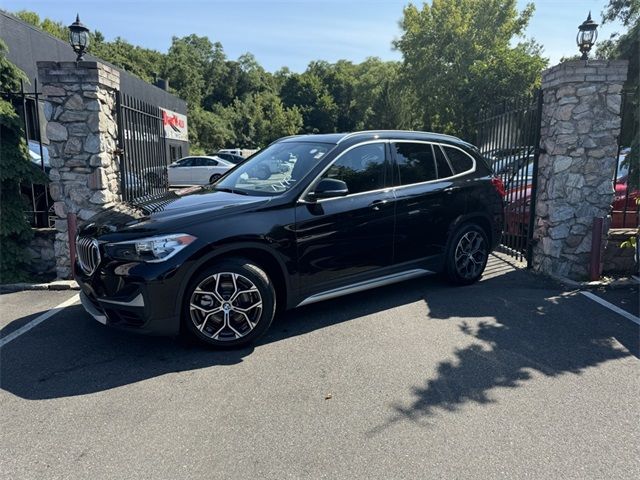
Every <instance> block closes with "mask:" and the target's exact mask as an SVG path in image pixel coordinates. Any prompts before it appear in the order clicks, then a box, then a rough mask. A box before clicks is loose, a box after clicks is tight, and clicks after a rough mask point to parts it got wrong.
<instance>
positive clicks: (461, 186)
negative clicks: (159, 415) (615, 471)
mask: <svg viewBox="0 0 640 480" xmlns="http://www.w3.org/2000/svg"><path fill="white" fill-rule="evenodd" d="M274 162H276V163H277V162H279V163H283V164H287V165H288V167H287V168H286V169H284V168H283V169H278V170H277V173H272V174H271V175H270V176H268V178H264V177H265V175H263V174H257V173H256V172H263V171H264V170H265V169H264V168H263V167H264V165H265V164H266V165H270V164H273V163H274ZM503 194H504V190H503V186H502V184H501V182H500V180H499V179H497V178H496V177H494V176H493V174H492V171H491V169H490V168H489V166H488V165H487V164H486V162H485V160H484V159H483V158H482V156H481V155H480V154H479V152H478V150H477V149H476V148H475V147H473V146H472V145H469V144H468V143H465V142H463V141H462V140H460V139H458V138H455V137H450V136H446V135H438V134H433V133H422V132H401V131H369V132H357V133H350V134H327V135H304V136H294V137H287V138H282V139H280V140H278V141H276V142H274V143H272V144H271V145H270V146H269V147H267V148H265V149H263V150H261V151H260V152H258V153H257V154H255V155H254V156H253V157H251V158H250V159H249V160H247V161H246V162H244V163H242V164H241V165H239V166H237V167H236V168H234V169H232V170H230V171H229V172H228V173H227V174H225V175H224V176H223V177H222V178H221V179H220V180H218V181H217V182H216V183H215V184H212V185H209V186H206V187H198V188H193V189H190V190H189V191H182V192H180V191H179V192H171V193H169V194H168V195H167V196H165V197H162V198H157V199H153V200H148V201H145V202H142V203H140V204H137V205H128V204H122V205H119V206H117V207H115V208H113V209H110V210H107V211H105V212H103V213H100V214H98V215H97V216H95V217H93V218H92V219H91V220H90V221H89V223H87V224H86V225H84V226H83V227H81V228H80V230H79V232H78V237H77V240H76V251H77V261H76V264H75V266H74V273H75V276H76V279H77V280H78V283H79V284H80V286H81V289H82V292H81V299H82V303H83V305H84V307H85V309H86V310H87V311H88V312H89V313H90V314H91V315H92V316H93V317H95V318H96V319H97V320H98V321H100V322H102V323H104V324H107V325H112V326H114V327H120V328H125V329H129V330H135V331H139V332H145V333H155V334H169V335H170V334H176V333H178V332H179V331H180V330H181V329H185V330H186V331H188V332H190V333H191V334H192V335H194V336H195V337H196V338H198V339H200V340H202V341H204V342H207V343H209V344H211V345H214V346H239V345H244V344H247V343H250V342H252V341H254V340H255V339H257V338H258V337H259V336H260V335H262V334H263V333H265V331H266V330H267V329H268V328H269V325H270V324H271V321H272V320H273V317H274V314H275V312H276V309H277V308H282V309H287V308H294V307H297V306H301V305H307V304H309V303H313V302H318V301H321V300H327V299H331V298H335V297H338V296H340V295H345V294H348V293H352V292H358V291H361V290H365V289H370V288H374V287H380V286H383V285H388V284H390V283H393V282H399V281H402V280H406V279H410V278H414V277H418V276H422V275H425V274H429V273H435V272H442V273H444V274H445V275H446V277H447V278H448V279H449V280H450V281H451V282H453V283H456V284H470V283H473V282H475V281H477V280H478V279H479V278H480V276H481V275H482V272H483V270H484V268H485V265H486V263H487V256H488V254H489V252H490V251H491V249H492V248H493V247H495V246H496V244H497V243H498V241H499V239H500V235H501V229H502V225H503V200H502V195H503Z"/></svg>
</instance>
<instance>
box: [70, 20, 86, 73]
mask: <svg viewBox="0 0 640 480" xmlns="http://www.w3.org/2000/svg"><path fill="white" fill-rule="evenodd" d="M69 43H70V44H71V47H72V48H73V51H74V52H76V54H77V55H78V58H76V62H79V61H80V60H82V57H83V55H84V52H85V50H86V49H87V47H88V46H89V29H88V28H87V27H85V26H84V25H83V24H82V22H80V15H76V21H75V22H73V23H72V24H71V25H69Z"/></svg>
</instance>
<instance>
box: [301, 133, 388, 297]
mask: <svg viewBox="0 0 640 480" xmlns="http://www.w3.org/2000/svg"><path fill="white" fill-rule="evenodd" d="M323 178H332V179H337V180H342V181H344V182H345V183H346V184H347V187H348V189H349V193H348V194H347V195H346V196H342V197H336V198H328V199H319V200H317V201H314V202H307V201H305V197H304V196H303V198H302V199H301V200H302V201H301V202H299V203H298V205H297V206H296V223H295V231H296V242H297V253H298V268H299V281H300V293H301V295H303V296H308V295H311V294H313V293H318V292H321V291H326V290H328V289H331V288H335V287H338V286H342V285H346V284H349V283H353V282H356V281H359V280H360V279H365V278H366V277H368V276H372V275H375V273H376V271H378V270H380V269H383V268H384V267H388V266H390V265H391V259H392V253H393V229H394V211H393V202H392V201H391V200H392V198H393V192H392V189H391V188H390V187H391V181H390V180H391V169H390V161H389V157H388V145H387V144H386V143H385V142H374V143H368V144H363V145H359V146H355V147H353V148H351V149H349V150H347V151H345V152H344V153H343V154H341V155H340V156H339V157H337V159H336V160H335V161H334V162H333V163H332V165H331V166H330V167H329V168H328V169H327V170H325V172H324V173H323V174H322V175H321V176H320V177H319V178H318V179H317V180H316V181H315V182H314V183H313V184H312V187H311V190H312V189H313V185H315V184H317V182H318V181H320V180H321V179H323Z"/></svg>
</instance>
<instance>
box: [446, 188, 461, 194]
mask: <svg viewBox="0 0 640 480" xmlns="http://www.w3.org/2000/svg"><path fill="white" fill-rule="evenodd" d="M457 189H458V187H447V188H445V189H444V190H443V192H444V193H448V194H452V193H453V192H455V191H456V190H457Z"/></svg>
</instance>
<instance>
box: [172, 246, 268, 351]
mask: <svg viewBox="0 0 640 480" xmlns="http://www.w3.org/2000/svg"><path fill="white" fill-rule="evenodd" d="M233 275H235V277H234V276H233ZM232 286H233V288H234V291H231V290H230V288H231V287H232ZM253 288H255V291H254V290H253ZM196 289H198V291H199V292H196ZM227 291H228V295H227ZM214 292H215V293H214ZM237 292H247V293H240V294H239V295H238V294H237ZM234 298H235V300H234ZM219 300H220V301H219ZM258 304H259V307H258V306H257V305H258ZM252 305H253V306H252ZM203 306H204V307H206V309H203V308H202V307H203ZM227 307H228V308H227ZM247 307H250V308H247ZM225 308H227V310H225ZM236 308H238V309H240V308H243V309H246V310H243V312H239V310H236ZM205 310H206V312H208V313H205ZM216 310H219V311H216ZM275 310H276V292H275V289H274V286H273V284H272V283H271V280H270V279H269V277H268V276H267V274H266V273H265V272H264V271H263V270H262V269H261V268H260V267H258V266H257V265H254V264H253V263H251V261H250V260H247V259H243V258H229V259H225V260H221V261H220V262H217V263H215V264H213V265H212V266H211V267H209V268H207V269H205V270H204V271H202V272H201V273H199V274H198V275H196V276H195V277H194V278H193V279H192V281H191V282H190V284H189V287H188V288H187V290H186V292H185V296H184V298H183V313H182V320H183V324H184V326H185V327H186V330H187V331H188V332H189V334H191V335H192V336H193V337H195V338H196V339H197V340H199V341H200V342H203V343H205V344H207V345H210V346H213V347H216V348H237V347H242V346H245V345H248V344H251V343H253V342H254V341H255V340H257V339H258V338H259V337H261V336H262V335H263V334H264V333H265V332H266V331H267V330H268V329H269V327H270V326H271V322H272V321H273V317H274V314H275ZM202 322H204V325H203V323H202ZM216 333H217V334H216ZM240 334H241V336H239V335H240Z"/></svg>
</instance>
